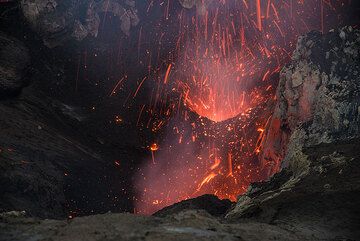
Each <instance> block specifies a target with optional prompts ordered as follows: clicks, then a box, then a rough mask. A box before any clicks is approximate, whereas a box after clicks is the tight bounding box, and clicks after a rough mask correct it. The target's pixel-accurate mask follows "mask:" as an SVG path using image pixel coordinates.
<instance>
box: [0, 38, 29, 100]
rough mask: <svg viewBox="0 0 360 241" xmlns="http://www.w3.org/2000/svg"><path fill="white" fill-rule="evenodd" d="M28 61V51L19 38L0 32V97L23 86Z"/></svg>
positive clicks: (10, 93)
mask: <svg viewBox="0 0 360 241" xmlns="http://www.w3.org/2000/svg"><path fill="white" fill-rule="evenodd" d="M29 63H30V56H29V51H28V49H27V48H26V46H25V45H24V44H23V43H22V42H20V41H19V40H17V39H15V38H12V37H10V36H7V35H5V34H4V33H1V32H0V98H2V97H6V96H9V95H12V94H14V93H16V92H18V91H19V90H21V89H22V87H24V85H25V84H26V81H25V80H24V76H25V75H26V73H27V70H28V67H29Z"/></svg>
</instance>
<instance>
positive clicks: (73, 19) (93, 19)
mask: <svg viewBox="0 0 360 241" xmlns="http://www.w3.org/2000/svg"><path fill="white" fill-rule="evenodd" d="M21 9H22V12H23V15H24V17H25V19H26V20H27V21H28V23H29V24H30V26H31V27H32V29H33V30H35V31H36V32H37V33H38V34H39V35H40V36H41V37H42V39H43V41H44V44H45V45H46V46H48V47H56V46H59V45H62V44H63V43H64V42H66V41H69V40H72V39H74V40H77V41H81V40H83V39H84V38H86V37H87V36H93V37H96V36H97V34H98V31H99V26H100V14H101V13H110V14H113V15H114V16H115V17H117V18H119V20H120V22H121V30H122V31H123V32H124V33H125V34H126V35H129V33H130V29H131V27H132V26H136V25H137V24H138V22H139V17H138V14H137V9H136V6H135V1H133V0H128V1H121V2H119V1H113V0H102V1H94V0H92V1H74V0H64V1H56V0H35V1H33V0H22V1H21ZM82 9H86V10H85V11H84V12H82V11H83V10H82Z"/></svg>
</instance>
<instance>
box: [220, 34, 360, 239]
mask: <svg viewBox="0 0 360 241" xmlns="http://www.w3.org/2000/svg"><path fill="white" fill-rule="evenodd" d="M359 51H360V32H359V31H358V30H355V29H353V28H352V27H345V28H342V29H339V30H332V31H330V32H329V33H327V34H324V35H322V34H320V33H318V32H311V33H309V34H307V35H305V36H303V37H300V38H299V42H298V45H297V49H296V50H295V52H294V54H293V58H292V62H291V63H290V64H289V65H288V66H286V67H285V68H284V69H283V70H282V72H281V75H280V83H279V87H278V92H277V106H276V108H275V112H274V114H273V117H272V120H271V121H270V124H269V127H268V128H267V129H268V131H267V133H266V140H265V142H264V146H263V153H262V157H263V161H264V162H267V163H269V165H271V164H273V163H281V165H282V166H281V167H280V166H276V165H274V166H273V171H276V170H279V169H281V172H280V173H278V174H276V175H275V176H274V177H273V178H272V179H271V180H270V181H268V182H265V183H260V184H254V185H252V186H251V187H250V188H249V190H248V192H247V193H246V194H245V195H243V196H241V197H239V200H238V203H237V205H236V206H235V208H234V209H233V210H232V211H230V212H229V213H228V214H227V219H229V220H242V219H250V220H258V221H260V220H262V221H265V222H268V223H273V224H277V225H278V226H280V227H286V228H287V229H288V230H302V231H303V232H307V233H312V235H313V236H314V238H320V237H322V238H324V239H326V240H328V239H331V238H333V237H336V236H338V237H342V238H349V239H354V238H358V237H360V233H359V231H358V230H360V229H359V226H360V219H359V209H358V207H359V205H360V201H359V200H360V199H359V198H360V166H359V161H360V151H359V146H360V76H359V70H360V61H359V57H360V56H359ZM281 160H282V161H281ZM310 224H312V225H310ZM339 227H341V228H339Z"/></svg>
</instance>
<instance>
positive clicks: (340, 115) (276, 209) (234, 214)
mask: <svg viewBox="0 0 360 241" xmlns="http://www.w3.org/2000/svg"><path fill="white" fill-rule="evenodd" d="M359 43H360V34H359V31H357V30H354V29H352V28H350V27H347V28H343V29H340V30H336V31H332V32H330V33H329V34H326V35H321V34H319V33H311V34H309V35H306V36H304V37H302V38H300V40H299V43H298V46H297V49H296V51H295V52H294V55H293V61H292V63H291V64H290V65H289V66H287V67H286V68H284V70H283V71H282V74H281V79H280V84H279V88H278V98H277V101H278V103H277V107H276V109H275V114H274V117H273V119H272V121H271V124H270V129H268V130H269V132H268V133H267V140H266V142H265V146H264V153H263V157H264V158H267V160H269V161H271V158H284V161H283V163H282V164H283V166H282V171H281V172H279V173H278V174H276V175H275V176H274V177H273V178H272V179H271V180H270V181H268V182H264V183H258V184H254V185H252V186H251V187H250V188H249V191H248V192H247V193H246V194H245V195H244V196H241V197H239V200H238V202H237V204H236V205H235V206H234V207H233V208H232V209H231V210H230V211H229V212H227V213H226V215H225V217H223V216H221V215H220V216H217V217H215V216H212V215H210V214H209V213H208V212H206V211H205V210H201V208H202V205H185V206H188V207H190V208H191V209H194V208H195V209H197V210H188V209H183V208H178V209H177V208H173V209H168V210H169V212H166V215H162V217H155V216H150V217H145V216H137V215H132V214H111V213H109V214H103V215H95V216H89V217H79V218H75V219H72V220H62V221H58V220H41V219H35V218H31V217H25V214H24V213H22V212H7V213H2V214H1V215H0V240H359V238H360V211H359V210H360V208H359V207H360V165H359V163H360V148H359V147H360V130H359V129H360V94H359V90H360V85H359V83H360V79H359V73H360V69H359V63H360V61H359V53H360V51H359V49H360V47H359ZM310 90H311V91H310ZM306 94H307V95H306ZM309 94H310V95H309ZM304 103H305V104H304ZM277 135H280V137H281V138H280V139H277V138H275V139H274V138H273V137H274V136H275V137H276V136H277ZM274 140H278V141H280V142H274ZM285 146H287V148H285ZM267 148H268V149H267ZM272 151H274V152H272ZM181 207H182V206H181Z"/></svg>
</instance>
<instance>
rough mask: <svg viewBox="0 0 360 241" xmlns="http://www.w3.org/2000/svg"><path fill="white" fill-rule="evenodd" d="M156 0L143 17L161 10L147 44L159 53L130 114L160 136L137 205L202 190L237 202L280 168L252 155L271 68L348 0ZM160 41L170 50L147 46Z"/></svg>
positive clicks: (261, 129)
mask: <svg viewBox="0 0 360 241" xmlns="http://www.w3.org/2000/svg"><path fill="white" fill-rule="evenodd" d="M160 2H161V3H160V4H158V3H155V1H151V2H150V3H149V6H148V13H149V14H150V13H151V11H159V9H160V10H161V11H163V13H164V14H163V16H164V17H163V19H160V20H158V22H157V26H160V27H159V29H161V30H159V32H158V33H156V34H155V35H156V36H157V37H158V38H159V44H158V50H148V51H149V53H150V55H151V54H155V55H156V54H157V55H158V62H157V63H152V62H151V61H149V63H148V68H149V75H148V76H146V77H145V78H147V79H148V80H149V83H151V84H150V85H151V88H153V91H152V93H153V94H152V96H151V101H150V102H151V103H150V104H149V105H147V106H146V108H147V110H146V113H148V115H147V117H144V116H145V115H144V114H143V112H144V107H143V109H142V110H141V113H140V115H139V119H141V120H142V121H145V122H146V123H147V126H148V127H149V128H151V129H152V130H153V132H154V133H161V134H159V135H158V136H159V138H158V139H157V140H156V144H152V143H150V144H149V146H148V151H149V154H150V155H151V157H150V158H149V160H148V161H146V163H145V164H144V166H143V167H142V168H141V169H140V170H139V172H138V176H137V182H136V187H137V189H138V196H137V197H136V211H137V212H139V213H152V212H154V211H156V210H158V209H160V208H162V207H164V206H166V205H170V204H172V203H174V202H178V201H181V200H183V199H187V198H191V197H195V196H198V195H201V194H205V193H211V194H215V195H217V196H218V197H220V198H228V199H231V200H236V197H237V196H238V195H239V194H242V193H243V192H245V191H246V189H247V188H248V186H249V184H250V183H252V182H256V181H261V180H265V179H267V178H269V177H270V176H271V175H273V174H274V173H276V172H277V171H279V169H280V160H260V158H259V153H261V146H262V141H263V138H264V134H265V132H266V131H265V129H266V127H267V123H268V120H269V118H270V117H271V111H272V108H273V106H272V105H273V103H274V96H275V95H274V94H275V90H276V85H277V81H278V80H277V78H278V74H279V72H280V68H281V66H283V65H284V64H285V63H286V62H287V61H289V59H290V58H291V56H290V53H291V52H292V51H293V48H294V46H295V43H296V40H297V37H298V36H299V35H301V34H303V33H306V32H308V31H309V30H312V29H317V30H320V31H325V30H326V26H328V25H327V24H328V23H329V22H331V20H332V18H334V16H337V9H339V8H341V7H343V6H345V5H346V4H347V3H348V1H330V0H328V1H325V0H316V1H300V0H298V1H295V0H291V1H273V0H256V1H250V0H222V1H215V0H214V1H210V0H209V1H203V0H198V1H195V0H194V1H186V4H185V5H184V6H185V7H186V8H179V3H178V2H175V1H169V0H168V1H160ZM182 2H183V4H184V1H182ZM191 2H193V3H191ZM191 7H192V8H191ZM195 8H197V9H195ZM170 28H171V29H172V30H171V31H170V30H169V29H170ZM174 29H175V31H174ZM174 32H175V33H174ZM140 34H141V32H140ZM169 36H176V37H175V41H173V42H171V41H170V40H169V39H171V37H169ZM166 40H169V43H170V44H173V51H172V52H170V53H169V54H168V55H167V56H161V55H160V54H158V53H157V52H156V51H158V52H159V51H160V49H161V48H162V47H163V45H164V43H163V42H165V41H166ZM140 46H141V35H140V36H139V48H140ZM154 51H155V52H154ZM139 52H140V51H139ZM145 78H144V80H145ZM144 80H143V81H141V82H139V83H140V84H139V85H138V87H137V90H138V89H139V88H140V87H141V85H142V84H143V82H144ZM149 83H148V84H149ZM136 93H137V92H136ZM136 93H135V95H136Z"/></svg>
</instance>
